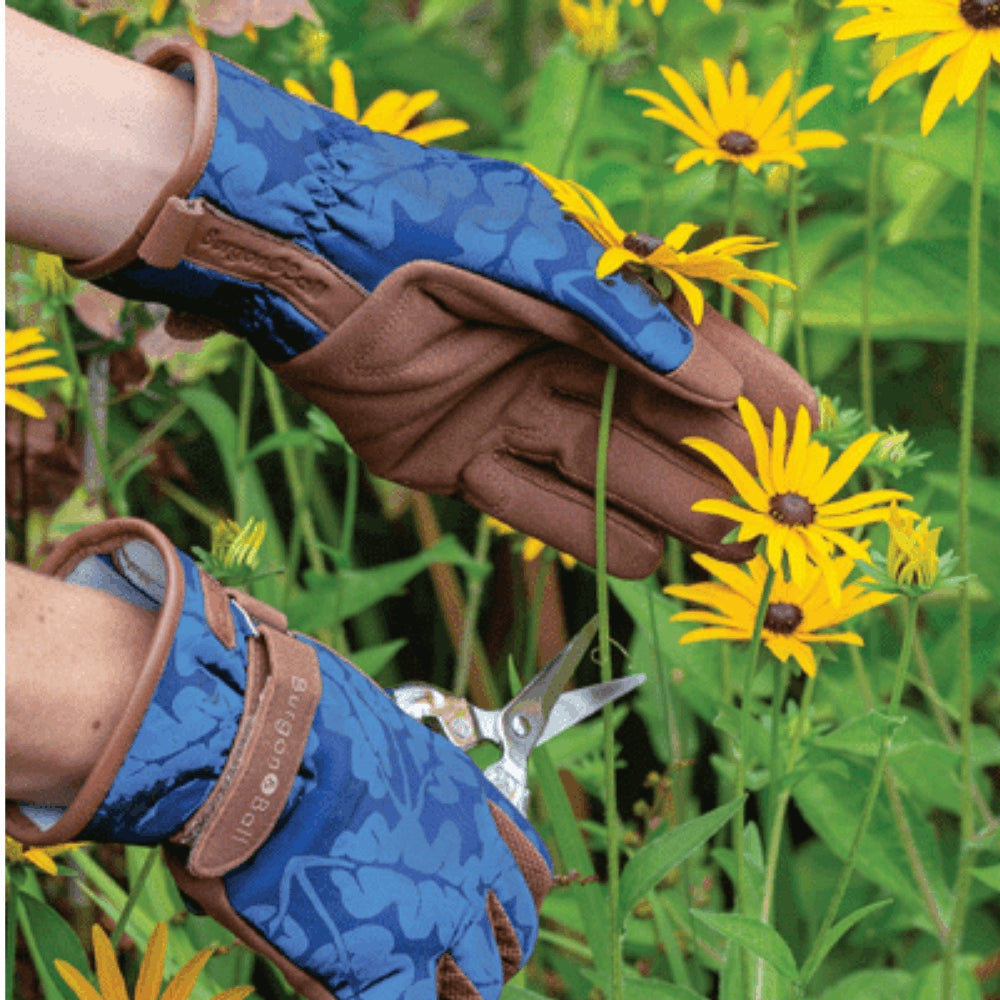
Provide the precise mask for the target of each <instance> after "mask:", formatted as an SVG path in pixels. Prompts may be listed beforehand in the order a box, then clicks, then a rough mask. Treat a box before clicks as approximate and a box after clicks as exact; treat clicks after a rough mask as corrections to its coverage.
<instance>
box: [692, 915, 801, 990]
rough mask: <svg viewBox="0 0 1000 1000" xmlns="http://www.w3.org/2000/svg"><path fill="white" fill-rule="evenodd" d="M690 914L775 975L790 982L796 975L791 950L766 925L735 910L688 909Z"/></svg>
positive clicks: (782, 939) (797, 975) (796, 967)
mask: <svg viewBox="0 0 1000 1000" xmlns="http://www.w3.org/2000/svg"><path fill="white" fill-rule="evenodd" d="M691 915H692V916H694V917H696V918H697V919H698V920H700V921H701V922H702V923H703V924H706V925H707V926H708V927H711V928H712V930H714V931H715V932H716V933H717V934H721V935H722V936H723V937H724V938H726V940H727V941H735V942H736V943H737V944H738V945H741V946H742V947H744V948H746V949H747V951H750V952H753V954H754V955H756V956H757V957H758V958H762V959H763V960H764V961H765V962H767V964H768V965H770V966H771V968H773V969H774V970H775V972H777V973H778V975H780V976H783V977H784V978H785V979H788V980H790V981H791V982H795V981H796V980H797V979H798V978H799V970H798V966H796V964H795V959H794V957H793V956H792V951H791V949H790V948H789V947H788V945H787V944H786V943H785V939H784V938H783V937H782V936H781V935H780V934H779V933H778V932H777V931H776V930H775V929H774V928H773V927H771V926H770V925H768V924H763V923H761V922H760V921H759V920H755V919H754V918H753V917H744V916H743V915H742V914H739V913H706V912H704V911H703V910H691Z"/></svg>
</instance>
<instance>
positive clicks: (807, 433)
mask: <svg viewBox="0 0 1000 1000" xmlns="http://www.w3.org/2000/svg"><path fill="white" fill-rule="evenodd" d="M738 405H739V412H740V417H741V418H742V420H743V425H744V427H745V428H746V430H747V434H748V435H749V437H750V444H751V446H752V448H753V453H754V459H755V462H756V468H757V475H756V477H754V476H753V475H751V474H750V473H749V472H748V471H747V470H746V469H745V468H744V466H743V464H742V463H741V462H740V461H739V459H737V458H736V456H735V455H733V454H732V453H731V452H729V451H727V450H726V449H725V448H723V447H722V445H720V444H717V443H716V442H714V441H709V440H707V439H706V438H685V439H684V444H686V445H687V446H688V447H689V448H692V449H693V450H695V451H697V452H700V453H701V454H702V455H704V456H705V457H706V458H708V459H709V461H711V462H712V463H713V464H714V465H716V466H718V468H719V471H720V472H721V473H722V474H723V475H724V476H725V477H726V478H727V479H728V480H729V482H730V483H732V485H733V488H734V489H735V490H736V492H737V494H738V495H739V499H740V500H742V504H740V503H734V502H733V501H732V500H718V499H707V500H699V501H698V502H697V503H695V504H693V506H692V508H691V509H692V510H694V511H699V512H701V513H705V514H720V515H722V516H723V517H727V518H729V519H731V520H733V521H735V522H736V523H737V524H738V525H739V531H738V535H737V538H738V540H739V541H741V542H742V541H748V540H750V539H754V538H763V539H765V541H766V550H765V551H766V556H767V561H768V563H770V565H771V566H772V567H774V569H775V570H776V571H782V570H783V566H784V559H785V557H787V559H788V570H789V578H790V579H791V580H792V582H793V583H795V585H796V586H799V587H804V586H805V582H806V580H807V579H809V578H810V574H811V568H810V565H811V564H815V565H816V566H818V567H819V568H820V571H821V572H822V574H823V576H824V577H825V578H826V580H827V582H828V584H829V591H830V595H831V597H832V599H833V600H834V601H835V602H836V600H837V598H836V593H837V591H838V588H839V582H838V579H837V575H838V570H837V569H836V566H835V564H834V560H833V558H832V557H831V553H832V552H833V551H834V550H836V549H840V550H841V551H842V552H844V553H846V554H847V555H849V556H850V557H851V558H852V559H855V560H862V561H865V562H867V561H869V557H868V552H867V548H866V546H865V545H863V544H861V543H860V542H859V541H857V540H856V539H854V538H853V537H852V536H851V535H850V534H848V532H849V530H850V529H852V528H856V527H858V526H860V525H865V524H873V523H875V522H878V521H885V520H886V519H887V518H888V517H889V515H890V511H891V507H890V506H888V505H889V504H891V503H892V502H893V501H899V500H909V499H910V496H909V495H908V494H906V493H902V492H901V491H900V490H889V489H880V490H869V491H866V492H862V493H855V494H854V495H853V496H849V497H846V498H845V499H843V500H834V499H833V497H834V496H835V495H836V494H837V493H838V492H840V490H841V489H842V488H843V487H844V486H845V485H846V484H847V481H848V480H849V479H850V478H851V476H852V475H853V473H854V472H855V470H856V469H857V468H858V466H859V465H860V464H861V462H862V461H863V460H864V458H865V456H866V455H867V454H868V452H869V451H871V449H872V448H873V447H874V445H875V442H876V441H877V440H878V439H879V437H880V436H881V435H880V432H879V431H873V432H872V433H870V434H865V435H864V436H863V437H860V438H858V440H856V441H855V442H853V443H852V444H851V445H849V446H848V447H847V448H846V449H845V450H844V452H843V453H842V454H841V455H840V456H839V457H838V458H837V459H836V461H834V462H833V463H832V464H830V449H829V448H827V447H826V446H825V445H822V444H820V443H819V442H818V441H816V440H814V439H813V436H812V426H811V421H810V418H809V413H808V412H807V411H806V409H805V407H800V408H799V412H798V414H797V415H796V418H795V427H794V430H793V432H792V437H791V441H789V440H788V428H787V425H786V423H785V417H784V414H783V413H782V412H781V410H775V413H774V429H773V432H772V435H771V438H770V440H769V439H768V434H767V431H766V429H765V428H764V422H763V421H762V420H761V417H760V414H759V413H758V412H757V409H756V407H755V406H754V405H753V403H751V402H750V401H749V400H748V399H745V398H743V397H742V396H741V397H740V399H739V401H738Z"/></svg>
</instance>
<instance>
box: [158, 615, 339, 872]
mask: <svg viewBox="0 0 1000 1000" xmlns="http://www.w3.org/2000/svg"><path fill="white" fill-rule="evenodd" d="M321 692H322V681H321V679H320V671H319V659H318V658H317V656H316V651H315V650H314V649H313V648H312V647H311V646H310V645H308V644H307V643H305V642H301V641H300V640H298V639H296V638H294V637H293V636H290V635H286V634H285V633H283V632H278V631H276V630H275V629H273V628H271V627H270V626H268V625H261V626H260V637H259V638H253V639H251V640H250V642H249V662H248V664H247V693H246V706H245V708H244V710H243V715H242V717H241V718H240V723H239V727H238V729H237V731H236V739H235V740H234V742H233V748H232V750H231V751H230V752H229V757H228V758H227V760H226V764H225V767H224V768H223V770H222V774H221V775H220V776H219V780H218V782H217V783H216V785H215V787H214V788H213V789H212V791H211V793H210V794H209V796H208V799H207V800H206V801H205V803H204V804H203V805H202V807H201V808H200V809H199V810H198V811H197V812H196V813H195V814H194V816H192V817H191V819H190V820H189V821H188V823H187V824H186V825H185V827H184V829H183V830H182V831H181V832H180V833H179V834H178V835H177V836H176V838H174V839H175V840H176V841H177V843H180V844H186V845H190V846H191V853H190V855H189V857H188V863H187V864H188V869H189V871H190V872H191V874H192V875H196V876H199V877H201V878H212V877H215V876H221V875H225V874H226V873H227V872H229V871H231V870H232V869H233V868H236V867H238V866H239V865H241V864H243V863H244V862H246V861H248V860H249V859H250V858H251V857H252V856H253V855H254V854H255V853H256V852H257V851H258V850H259V849H260V847H261V845H262V844H263V843H264V841H265V840H267V838H268V837H269V836H270V835H271V831H272V830H273V829H274V825H275V823H277V821H278V818H279V817H280V816H281V811H282V809H284V807H285V803H286V802H287V801H288V796H289V795H290V794H291V792H292V786H293V784H294V782H295V775H296V773H297V772H298V768H299V764H300V763H301V762H302V755H303V754H304V753H305V748H306V741H307V740H308V738H309V731H310V728H311V726H312V721H313V716H314V715H315V714H316V707H317V706H318V705H319V699H320V694H321Z"/></svg>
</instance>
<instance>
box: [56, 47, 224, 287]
mask: <svg viewBox="0 0 1000 1000" xmlns="http://www.w3.org/2000/svg"><path fill="white" fill-rule="evenodd" d="M184 63H190V64H191V66H192V68H193V69H194V93H195V98H194V129H193V132H192V135H191V144H190V146H188V150H187V153H186V154H185V156H184V159H183V161H182V162H181V165H180V166H179V167H178V168H177V171H176V173H175V174H174V176H173V177H171V178H170V180H169V181H168V182H167V184H166V185H165V186H164V187H163V189H162V190H161V191H160V193H159V194H158V195H157V196H156V198H155V200H154V201H153V203H152V204H151V205H150V206H149V208H148V209H147V210H146V212H145V213H144V214H143V216H142V218H141V219H140V220H139V224H138V225H137V226H136V227H135V230H134V232H133V233H132V235H131V236H129V237H128V239H126V240H125V242H124V243H122V244H121V245H120V246H118V247H117V248H116V249H114V250H112V251H111V252H110V253H107V254H104V255H103V256H101V257H94V258H92V259H91V260H86V261H66V270H67V271H69V273H70V274H72V275H73V276H74V277H76V278H85V279H86V280H88V281H94V280H95V279H97V278H102V277H104V276H105V275H107V274H111V273H112V272H113V271H118V270H121V268H123V267H125V266H126V265H128V264H131V263H132V262H133V261H134V260H135V259H136V255H137V254H138V251H139V245H140V244H141V243H142V241H143V240H144V239H145V238H146V234H147V233H148V232H149V230H150V229H151V228H152V226H153V223H154V222H155V221H156V218H157V216H158V215H159V214H160V210H161V209H162V208H163V206H164V205H165V204H166V202H167V199H168V198H170V197H171V196H173V195H179V196H181V197H186V196H187V194H188V193H189V192H190V191H191V189H192V188H193V187H194V185H195V183H196V182H197V180H198V178H199V177H201V175H202V174H203V173H204V172H205V167H206V165H207V164H208V160H209V158H210V157H211V155H212V146H213V144H214V143H215V124H216V114H217V112H216V109H217V106H218V81H217V79H216V74H215V63H214V62H213V61H212V56H211V54H210V53H209V52H207V51H206V50H205V49H203V48H201V47H200V46H198V45H197V44H195V43H194V42H193V41H187V40H185V39H181V38H172V39H168V40H167V41H165V42H164V43H163V44H162V45H160V46H158V47H157V48H155V49H154V50H153V52H152V53H151V54H150V55H149V56H148V57H147V58H146V64H147V65H148V66H151V67H152V68H153V69H160V70H163V71H164V72H165V73H172V72H173V71H174V70H175V69H177V67H178V66H182V65H184Z"/></svg>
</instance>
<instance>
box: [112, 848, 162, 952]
mask: <svg viewBox="0 0 1000 1000" xmlns="http://www.w3.org/2000/svg"><path fill="white" fill-rule="evenodd" d="M159 854H160V849H159V848H158V847H151V848H149V849H148V850H147V851H146V859H145V860H144V861H143V863H142V868H140V869H139V874H138V875H137V876H136V877H135V881H134V882H133V883H132V885H131V886H130V887H129V891H128V896H127V897H126V899H125V905H124V906H123V907H122V912H121V913H120V914H118V919H117V920H116V921H115V928H114V930H113V931H112V932H111V947H112V948H117V947H118V942H119V941H120V940H121V937H122V934H124V933H125V930H126V928H127V927H128V922H129V918H130V917H131V916H132V911H133V910H134V909H135V904H136V903H138V902H139V896H140V895H141V894H142V890H143V887H144V886H145V884H146V879H147V878H149V873H150V872H151V871H152V870H153V865H154V864H156V859H157V858H158V857H159Z"/></svg>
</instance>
